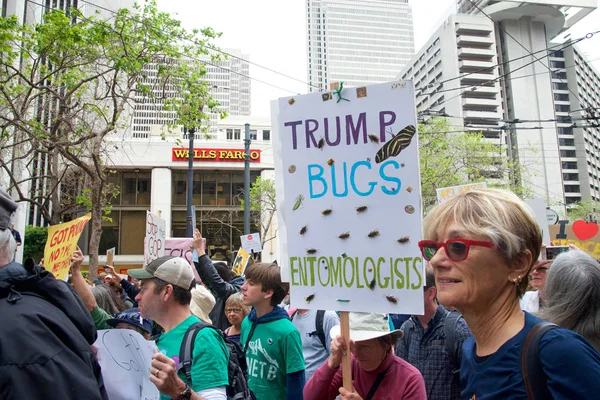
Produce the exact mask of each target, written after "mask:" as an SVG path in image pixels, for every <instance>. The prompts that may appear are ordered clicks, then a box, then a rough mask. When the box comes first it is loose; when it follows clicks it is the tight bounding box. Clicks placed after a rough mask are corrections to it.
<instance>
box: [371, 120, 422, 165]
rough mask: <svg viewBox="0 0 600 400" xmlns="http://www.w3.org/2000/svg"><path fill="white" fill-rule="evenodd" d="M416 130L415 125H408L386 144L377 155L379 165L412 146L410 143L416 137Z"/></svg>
mask: <svg viewBox="0 0 600 400" xmlns="http://www.w3.org/2000/svg"><path fill="white" fill-rule="evenodd" d="M415 132H416V129H415V126H414V125H408V126H407V127H405V128H404V129H402V130H401V131H400V132H399V133H398V134H397V135H396V136H394V137H392V139H391V140H390V141H389V142H387V143H386V144H384V145H383V146H382V147H381V149H379V151H378V152H377V154H376V155H375V162H376V163H377V164H379V163H381V162H383V161H385V160H387V159H388V158H390V157H396V156H397V155H398V154H400V152H401V151H402V150H404V149H405V148H407V147H408V146H409V145H410V142H411V140H412V138H413V136H414V135H415Z"/></svg>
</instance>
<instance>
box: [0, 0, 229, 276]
mask: <svg viewBox="0 0 600 400" xmlns="http://www.w3.org/2000/svg"><path fill="white" fill-rule="evenodd" d="M217 36H218V34H217V33H215V32H214V31H213V30H212V29H210V28H207V29H204V30H201V31H197V30H194V31H192V32H188V31H186V30H185V29H183V28H181V26H180V22H179V21H178V20H176V19H174V18H172V17H171V16H170V15H168V14H166V13H162V12H159V11H158V9H157V6H156V3H155V2H154V1H149V2H147V3H145V5H144V7H136V10H134V11H129V10H127V9H121V10H118V11H117V12H116V13H115V15H114V17H113V18H112V19H111V20H110V21H102V20H98V19H96V18H93V17H85V16H84V15H82V13H81V12H80V11H79V10H77V9H71V10H69V11H68V12H66V13H65V12H62V11H59V10H53V11H49V12H48V13H46V14H45V15H44V17H43V21H42V22H41V23H39V24H36V25H27V24H25V25H21V24H19V23H18V20H17V18H16V17H8V18H2V19H0V38H2V41H1V42H0V48H1V53H0V132H1V137H0V148H2V154H0V155H1V157H0V168H1V169H2V170H3V171H4V172H5V173H6V174H7V175H8V177H9V181H10V186H11V188H12V189H14V191H15V192H16V193H17V194H18V199H19V200H20V201H26V202H29V203H30V204H31V205H32V206H35V207H37V208H38V210H40V212H41V214H42V215H43V217H44V220H45V222H46V223H52V224H54V223H57V222H59V221H60V220H61V219H63V218H65V216H68V214H69V213H73V214H78V213H81V212H83V209H85V208H87V209H89V210H90V211H91V213H92V220H91V236H90V244H89V256H90V275H91V276H90V279H95V277H96V274H97V265H98V247H99V242H100V234H101V232H102V218H103V216H106V215H104V212H105V211H106V210H108V211H109V210H110V208H108V207H107V205H108V204H109V200H110V197H111V196H112V195H113V194H114V192H115V190H116V189H118V188H115V187H114V186H113V185H111V184H110V183H109V181H108V178H109V174H110V170H109V169H108V168H107V165H109V164H110V148H109V146H110V142H109V141H106V140H105V139H106V138H108V137H110V136H111V135H115V134H119V133H120V132H122V131H124V130H125V129H127V127H129V125H130V123H131V118H130V116H131V112H132V104H133V100H134V98H135V96H136V95H137V96H140V95H141V96H146V97H161V96H162V98H164V99H165V101H164V103H163V104H164V109H165V110H166V111H170V112H171V113H173V114H174V119H175V123H176V124H183V123H185V126H186V127H189V128H196V127H199V126H200V123H201V121H202V120H205V119H207V116H206V113H208V112H210V111H213V110H214V109H216V107H217V106H218V103H217V102H216V101H215V100H214V99H212V97H211V96H210V91H209V90H208V84H207V82H206V81H205V80H203V79H202V77H203V76H204V75H205V73H206V69H205V65H204V62H203V61H202V60H203V59H204V60H209V59H211V58H213V59H215V58H218V57H216V56H214V55H212V54H209V50H208V48H209V47H212V46H209V44H210V42H211V40H212V39H214V38H215V37H217ZM152 64H154V65H156V64H158V65H159V68H158V76H157V79H158V82H159V83H158V84H148V83H144V82H148V81H149V79H148V78H149V76H148V75H149V74H148V69H147V66H148V65H152ZM184 103H185V104H186V106H185V107H182V106H183V105H184ZM66 178H69V179H70V182H71V184H70V185H69V184H67V181H66V180H65V179H66ZM30 189H31V190H30ZM140 240H143V239H142V238H140Z"/></svg>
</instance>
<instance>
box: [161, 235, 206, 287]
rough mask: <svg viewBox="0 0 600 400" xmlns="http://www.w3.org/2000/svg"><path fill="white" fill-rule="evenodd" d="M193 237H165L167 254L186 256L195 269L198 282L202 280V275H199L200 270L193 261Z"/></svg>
mask: <svg viewBox="0 0 600 400" xmlns="http://www.w3.org/2000/svg"><path fill="white" fill-rule="evenodd" d="M192 241H193V239H192V238H168V239H165V254H164V255H165V256H176V257H181V258H185V259H186V260H187V262H189V263H190V265H191V266H192V269H193V270H194V276H195V277H196V282H201V280H200V276H199V275H198V271H196V267H195V266H194V263H193V262H192V249H191V247H190V246H191V245H192Z"/></svg>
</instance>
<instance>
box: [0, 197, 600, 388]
mask: <svg viewBox="0 0 600 400" xmlns="http://www.w3.org/2000/svg"><path fill="white" fill-rule="evenodd" d="M16 208H17V205H16V203H15V202H14V201H13V200H12V199H11V198H10V197H9V196H8V195H7V194H6V193H5V192H4V191H2V190H1V189H0V315H1V316H2V324H0V398H2V399H42V398H43V399H46V398H60V399H108V396H107V390H106V386H105V385H106V384H110V382H105V381H104V379H103V375H102V370H101V367H100V365H99V364H98V361H97V358H96V354H95V349H94V348H93V346H92V345H93V343H94V342H95V340H96V338H97V331H98V330H104V329H129V330H133V331H136V332H137V333H139V334H140V335H142V336H143V337H144V338H145V339H146V340H153V341H154V342H155V344H156V347H157V348H158V352H157V353H156V354H154V355H153V357H152V360H151V367H150V370H149V371H148V374H149V379H150V381H151V382H152V383H153V384H154V385H155V386H156V388H157V389H158V391H159V392H160V396H161V399H162V400H166V399H181V400H187V399H206V400H227V399H232V398H236V399H239V400H252V399H258V400H269V399H275V400H279V399H282V400H283V399H285V400H296V399H307V400H312V399H317V400H319V399H331V400H333V399H336V398H339V399H341V400H350V399H365V400H378V399H407V400H413V399H414V400H416V399H419V400H422V399H430V400H437V399H440V400H441V399H468V400H476V399H525V398H528V399H552V398H553V399H595V398H597V396H598V393H600V353H598V350H600V265H599V264H598V262H597V261H596V260H595V259H594V258H592V257H591V256H589V255H588V254H586V253H585V252H583V251H581V250H578V249H576V248H573V249H571V250H570V251H569V252H566V253H563V254H561V255H559V256H558V257H557V258H556V259H554V260H541V259H539V258H540V257H539V256H540V251H541V249H543V247H544V246H545V245H546V244H542V235H541V232H540V229H539V227H538V225H537V223H536V221H535V219H534V217H533V216H532V213H531V212H530V210H529V209H528V208H527V206H526V205H525V204H524V203H523V202H522V201H521V200H520V199H518V198H517V197H516V196H515V195H514V194H512V193H510V192H507V191H501V190H494V189H484V190H480V191H476V192H470V193H465V194H462V195H460V196H458V197H456V198H454V199H451V200H449V201H447V202H445V203H443V204H440V205H439V206H437V207H435V208H434V209H433V210H432V211H430V212H429V213H428V215H427V216H426V218H425V220H424V226H423V232H424V235H423V240H422V241H421V242H419V248H420V250H421V254H422V257H423V259H424V260H425V261H426V262H427V267H426V269H425V282H424V287H423V299H424V300H423V301H424V304H423V309H424V312H423V315H387V314H380V313H350V314H349V320H350V332H349V340H344V339H343V338H342V336H341V334H340V319H339V316H338V314H337V313H336V312H335V311H334V310H308V309H292V308H290V307H289V297H288V296H289V293H288V290H289V287H288V284H287V283H284V282H282V281H281V274H280V268H279V266H278V265H277V264H270V263H251V264H250V265H248V267H247V268H246V270H245V272H244V276H234V275H233V272H232V270H231V268H230V267H229V266H228V265H227V264H226V263H224V262H213V261H212V260H211V259H210V258H209V256H208V255H207V254H206V252H205V241H204V240H203V238H202V235H201V233H200V232H199V231H198V230H196V231H195V232H194V238H193V242H192V246H191V249H192V250H193V260H192V265H190V263H188V261H187V260H185V259H183V258H180V257H174V256H165V257H159V258H157V259H156V260H154V261H152V262H151V263H149V264H148V265H146V266H144V267H143V268H139V269H129V270H128V271H127V273H128V276H121V275H119V274H117V273H116V271H115V269H114V267H113V266H111V265H107V266H105V267H104V272H102V273H101V274H100V275H99V276H98V279H97V280H96V281H95V282H89V281H88V280H86V278H85V277H84V275H83V274H82V272H81V266H82V263H83V261H84V256H83V254H82V252H81V251H80V250H79V249H77V251H75V253H74V254H73V255H72V258H71V268H70V273H69V279H68V283H66V282H64V281H61V280H56V279H54V277H53V276H52V274H51V273H49V272H48V271H46V270H45V269H44V268H43V267H42V266H40V265H36V264H35V263H31V262H28V263H25V264H24V265H21V264H19V263H16V262H14V254H15V249H16V245H17V244H16V241H15V239H14V236H13V234H12V224H11V222H12V221H11V220H12V215H13V213H14V211H15V210H16ZM194 272H196V273H197V275H198V276H199V277H200V279H201V282H196V280H195V279H194V276H195V274H194ZM527 289H532V290H529V291H527ZM292 303H293V301H292ZM184 349H185V350H186V351H188V352H189V356H188V355H187V353H185V352H184V351H183V350H184ZM348 353H350V355H351V370H352V386H353V390H352V391H350V390H347V389H346V388H344V385H343V376H342V368H341V363H342V358H343V356H344V355H345V354H348ZM52 394H54V395H52Z"/></svg>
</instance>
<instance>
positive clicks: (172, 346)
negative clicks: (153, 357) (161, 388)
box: [156, 315, 229, 400]
mask: <svg viewBox="0 0 600 400" xmlns="http://www.w3.org/2000/svg"><path fill="white" fill-rule="evenodd" d="M196 322H201V321H200V320H199V319H198V318H196V317H195V316H193V315H190V316H189V317H188V318H187V319H185V320H184V321H183V322H181V323H180V324H179V325H177V326H176V327H175V328H173V329H172V330H170V331H169V332H166V333H163V334H162V335H161V336H160V337H159V338H158V339H157V340H156V347H158V350H159V351H160V352H161V353H163V354H164V355H166V356H167V357H170V358H172V359H173V360H174V361H175V365H176V366H177V368H179V349H180V347H181V342H183V336H184V335H185V332H186V331H187V329H188V328H189V327H190V326H191V325H192V324H194V323H196ZM228 363H229V350H227V346H226V345H225V341H224V340H223V338H222V337H221V336H220V335H219V333H218V332H217V331H215V330H214V329H212V328H204V329H202V330H201V331H200V332H198V335H196V340H195V342H194V352H193V358H192V371H191V372H192V384H191V385H190V386H191V387H192V389H193V390H194V392H199V391H201V390H206V389H210V388H216V387H219V386H227V385H228V384H229V377H228V376H227V364H228ZM179 377H180V378H181V379H182V380H183V381H184V382H186V383H187V384H188V385H189V384H190V382H187V381H186V378H185V375H184V374H183V373H182V372H180V373H179ZM160 398H161V400H169V399H170V398H169V396H165V395H163V394H161V395H160Z"/></svg>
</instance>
